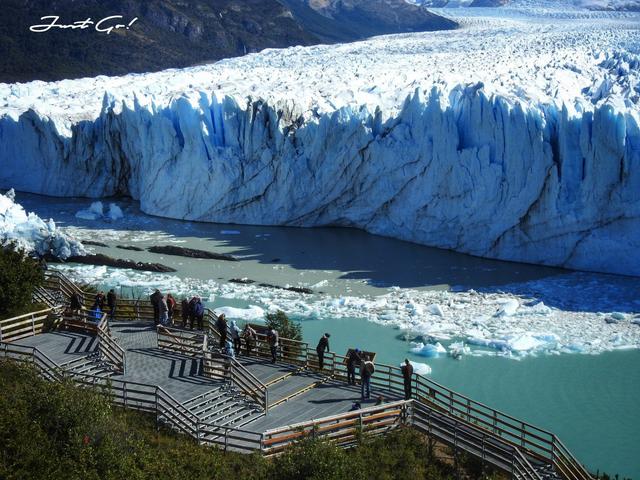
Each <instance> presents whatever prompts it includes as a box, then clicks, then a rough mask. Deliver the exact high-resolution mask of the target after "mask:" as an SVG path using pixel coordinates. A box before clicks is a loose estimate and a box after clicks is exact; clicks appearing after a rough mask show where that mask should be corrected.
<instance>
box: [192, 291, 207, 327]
mask: <svg viewBox="0 0 640 480" xmlns="http://www.w3.org/2000/svg"><path fill="white" fill-rule="evenodd" d="M193 316H194V318H195V320H196V321H197V322H198V330H202V320H203V319H204V305H203V304H202V300H201V299H200V297H196V303H195V304H194V305H193ZM191 327H192V329H193V323H192V324H191Z"/></svg>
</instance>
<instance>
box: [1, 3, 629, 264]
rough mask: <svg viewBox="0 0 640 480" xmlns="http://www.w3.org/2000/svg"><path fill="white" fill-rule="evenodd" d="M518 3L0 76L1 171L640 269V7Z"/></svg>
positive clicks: (502, 253) (272, 221)
mask: <svg viewBox="0 0 640 480" xmlns="http://www.w3.org/2000/svg"><path fill="white" fill-rule="evenodd" d="M556 3H557V2H556ZM525 6H526V5H525ZM525 6H521V7H519V8H518V9H516V10H517V11H516V10H514V9H509V8H507V9H502V8H501V9H464V8H463V9H459V10H460V13H459V14H456V13H455V12H456V11H457V10H455V9H452V10H450V11H449V12H451V15H452V16H453V17H454V18H455V19H456V20H459V21H460V22H461V25H463V28H460V29H458V30H455V31H447V32H429V33H414V34H406V35H397V36H384V37H376V38H372V39H369V40H366V41H362V42H356V43H352V44H346V45H321V46H313V47H295V48H289V49H282V50H275V49H272V50H265V51H263V52H261V53H258V54H251V55H247V56H244V57H240V58H235V59H229V60H224V61H221V62H218V63H215V64H212V65H204V66H198V67H192V68H187V69H183V70H169V71H163V72H156V73H149V74H142V75H128V76H123V77H96V78H92V79H82V80H64V81H60V82H55V83H44V82H31V83H26V84H0V166H1V168H0V186H4V187H9V186H15V188H17V189H18V190H23V191H29V192H34V193H41V194H47V195H55V196H83V197H89V198H96V199H97V198H103V197H110V196H117V195H128V196H131V197H132V198H134V199H136V200H138V201H139V202H140V207H141V209H142V211H144V212H146V213H149V214H152V215H156V216H165V217H171V218H178V219H186V220H195V221H206V222H220V223H227V224H260V225H289V226H303V227H313V226H325V225H332V226H345V227H357V228H362V229H365V230H367V231H369V232H371V233H375V234H380V235H386V236H391V237H395V238H399V239H403V240H408V241H412V242H417V243H421V244H424V245H429V246H433V247H439V248H444V249H450V250H455V251H458V252H463V253H468V254H472V255H477V256H481V257H488V258H497V259H503V260H512V261H521V262H529V263H535V264H544V265H555V266H563V267H567V268H572V269H581V270H590V271H597V272H609V273H620V274H628V275H640V256H639V255H637V251H638V249H639V248H640V113H639V110H640V108H639V104H640V55H639V54H638V49H637V45H638V39H639V36H640V21H638V20H639V19H640V16H639V15H638V14H634V13H630V12H624V13H615V12H606V13H607V21H596V20H597V19H599V18H600V17H599V16H598V15H603V13H602V12H590V11H588V10H582V9H575V8H574V9H573V10H568V11H567V12H565V13H564V15H556V13H557V11H554V12H555V13H554V12H551V13H550V14H549V15H548V16H547V17H544V15H546V13H545V12H546V11H547V10H546V9H537V10H535V15H534V14H533V13H532V14H531V15H532V17H528V16H527V9H526V8H525ZM469 10H474V11H479V13H474V14H473V15H471V14H469V13H468V11H469ZM532 11H533V10H532ZM449 12H448V13H449ZM489 12H490V13H489ZM576 12H577V13H576ZM456 15H459V16H456ZM465 15H467V16H466V17H465ZM483 15H484V16H483ZM590 15H593V17H591V16H590ZM569 20H570V21H569ZM593 38H597V47H598V48H597V49H596V48H594V45H593ZM69 179H73V181H69Z"/></svg>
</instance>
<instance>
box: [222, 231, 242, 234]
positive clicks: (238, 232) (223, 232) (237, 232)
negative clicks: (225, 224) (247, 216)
mask: <svg viewBox="0 0 640 480" xmlns="http://www.w3.org/2000/svg"><path fill="white" fill-rule="evenodd" d="M220 235H240V231H239V230H220Z"/></svg>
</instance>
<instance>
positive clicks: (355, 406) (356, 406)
mask: <svg viewBox="0 0 640 480" xmlns="http://www.w3.org/2000/svg"><path fill="white" fill-rule="evenodd" d="M361 408H362V405H360V402H353V405H351V410H349V411H350V412H355V411H357V410H360V409H361Z"/></svg>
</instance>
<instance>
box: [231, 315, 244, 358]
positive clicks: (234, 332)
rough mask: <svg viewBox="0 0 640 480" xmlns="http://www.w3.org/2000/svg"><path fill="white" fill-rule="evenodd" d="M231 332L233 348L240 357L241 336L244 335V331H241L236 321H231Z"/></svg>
mask: <svg viewBox="0 0 640 480" xmlns="http://www.w3.org/2000/svg"><path fill="white" fill-rule="evenodd" d="M229 331H230V332H231V340H233V348H234V350H235V351H236V352H237V353H238V355H240V347H241V345H242V340H241V337H240V334H241V333H242V330H240V327H239V326H238V325H237V324H236V321H235V320H231V326H230V327H229Z"/></svg>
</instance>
